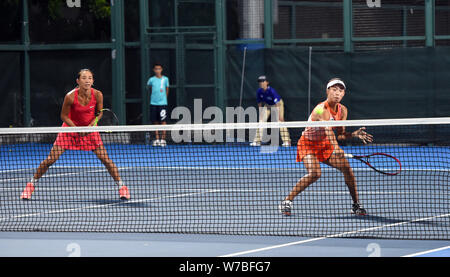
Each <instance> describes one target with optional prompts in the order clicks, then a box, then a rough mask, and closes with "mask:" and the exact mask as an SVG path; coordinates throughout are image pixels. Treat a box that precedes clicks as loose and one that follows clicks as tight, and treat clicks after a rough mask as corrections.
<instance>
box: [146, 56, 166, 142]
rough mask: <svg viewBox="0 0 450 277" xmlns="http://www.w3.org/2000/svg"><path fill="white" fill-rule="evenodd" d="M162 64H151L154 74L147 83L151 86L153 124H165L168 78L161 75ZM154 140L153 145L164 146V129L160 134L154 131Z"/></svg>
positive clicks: (151, 117)
mask: <svg viewBox="0 0 450 277" xmlns="http://www.w3.org/2000/svg"><path fill="white" fill-rule="evenodd" d="M162 71H163V66H162V65H161V64H159V63H155V64H154V65H153V72H155V76H153V77H151V78H150V79H149V80H148V82H147V85H148V86H149V87H151V90H152V94H151V98H150V120H151V121H152V123H153V124H154V125H166V118H167V98H168V97H169V78H167V77H166V76H164V75H162ZM155 136H156V140H154V141H153V146H166V145H167V143H166V131H163V132H162V136H160V133H159V131H156V134H155Z"/></svg>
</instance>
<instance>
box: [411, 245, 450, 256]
mask: <svg viewBox="0 0 450 277" xmlns="http://www.w3.org/2000/svg"><path fill="white" fill-rule="evenodd" d="M449 248H450V245H449V246H445V247H441V248H436V249H432V250H428V251H423V252H417V253H413V254H409V255H405V256H402V257H416V256H420V255H425V254H429V253H433V252H438V251H442V250H445V249H449Z"/></svg>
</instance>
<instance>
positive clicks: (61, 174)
mask: <svg viewBox="0 0 450 277" xmlns="http://www.w3.org/2000/svg"><path fill="white" fill-rule="evenodd" d="M102 171H106V169H99V170H88V171H80V172H68V173H59V174H47V175H44V176H42V179H46V178H51V177H61V176H70V175H78V174H83V173H97V172H102ZM28 179H30V178H27V177H20V178H11V179H0V183H3V182H8V181H9V182H11V181H20V180H28Z"/></svg>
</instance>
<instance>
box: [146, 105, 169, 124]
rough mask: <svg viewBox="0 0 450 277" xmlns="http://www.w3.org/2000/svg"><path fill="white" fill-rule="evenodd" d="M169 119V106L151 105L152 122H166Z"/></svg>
mask: <svg viewBox="0 0 450 277" xmlns="http://www.w3.org/2000/svg"><path fill="white" fill-rule="evenodd" d="M166 119H167V106H156V105H150V120H151V121H152V122H165V121H166Z"/></svg>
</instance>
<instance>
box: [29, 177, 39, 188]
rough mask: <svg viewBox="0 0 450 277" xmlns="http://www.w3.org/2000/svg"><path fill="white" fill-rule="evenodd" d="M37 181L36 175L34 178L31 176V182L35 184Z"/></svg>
mask: <svg viewBox="0 0 450 277" xmlns="http://www.w3.org/2000/svg"><path fill="white" fill-rule="evenodd" d="M37 181H38V179H34V177H33V178H31V181H30V183H31V184H32V185H33V186H34V184H36V183H37Z"/></svg>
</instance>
